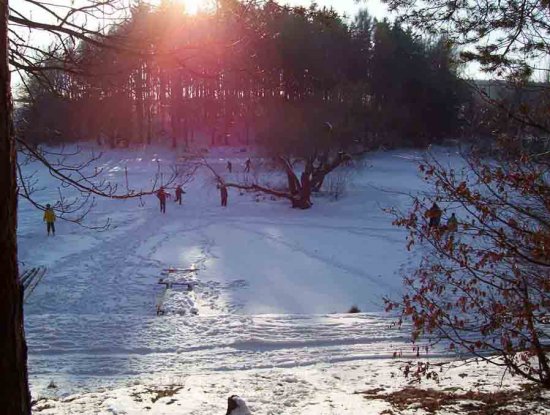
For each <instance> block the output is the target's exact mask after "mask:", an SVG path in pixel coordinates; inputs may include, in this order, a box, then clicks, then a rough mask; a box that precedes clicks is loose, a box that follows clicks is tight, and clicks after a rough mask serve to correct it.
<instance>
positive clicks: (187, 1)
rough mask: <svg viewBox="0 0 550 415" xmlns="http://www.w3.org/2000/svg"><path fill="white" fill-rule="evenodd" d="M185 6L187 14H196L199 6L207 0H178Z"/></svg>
mask: <svg viewBox="0 0 550 415" xmlns="http://www.w3.org/2000/svg"><path fill="white" fill-rule="evenodd" d="M178 1H180V2H181V3H182V4H183V6H184V7H185V11H186V12H187V13H189V14H197V13H198V11H199V10H200V9H201V8H204V6H205V5H206V4H205V3H207V0H178Z"/></svg>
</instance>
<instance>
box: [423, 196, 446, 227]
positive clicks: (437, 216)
mask: <svg viewBox="0 0 550 415" xmlns="http://www.w3.org/2000/svg"><path fill="white" fill-rule="evenodd" d="M442 213H443V212H442V211H441V208H440V207H439V206H438V205H437V203H435V202H434V204H433V205H432V207H431V208H430V209H429V210H428V211H427V212H426V217H427V218H428V219H429V220H430V222H429V227H430V228H437V227H439V224H440V223H441V214H442Z"/></svg>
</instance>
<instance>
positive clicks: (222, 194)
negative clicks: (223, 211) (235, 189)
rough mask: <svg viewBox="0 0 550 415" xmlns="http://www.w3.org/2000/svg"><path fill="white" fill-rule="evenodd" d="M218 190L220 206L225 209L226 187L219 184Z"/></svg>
mask: <svg viewBox="0 0 550 415" xmlns="http://www.w3.org/2000/svg"><path fill="white" fill-rule="evenodd" d="M218 188H219V189H220V197H221V202H222V206H223V207H226V206H227V196H228V194H227V187H226V186H225V184H223V183H220V184H219V185H218Z"/></svg>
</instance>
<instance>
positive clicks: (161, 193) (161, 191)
mask: <svg viewBox="0 0 550 415" xmlns="http://www.w3.org/2000/svg"><path fill="white" fill-rule="evenodd" d="M157 197H158V199H159V201H160V211H161V212H162V213H166V198H167V197H168V193H166V192H165V191H164V187H162V186H161V187H160V189H159V190H158V192H157Z"/></svg>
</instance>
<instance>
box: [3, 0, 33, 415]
mask: <svg viewBox="0 0 550 415" xmlns="http://www.w3.org/2000/svg"><path fill="white" fill-rule="evenodd" d="M0 19H1V21H0V56H1V62H0V194H1V195H2V202H1V203H0V408H1V409H0V412H1V413H2V414H5V415H27V414H30V413H31V408H30V393H29V386H28V379H27V346H26V344H25V332H24V328H23V292H22V288H21V284H20V281H19V273H18V269H17V237H16V231H17V182H16V176H15V163H16V157H17V155H16V151H15V142H14V140H13V123H12V102H11V89H10V72H9V67H8V54H7V51H8V2H7V0H2V1H0Z"/></svg>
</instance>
